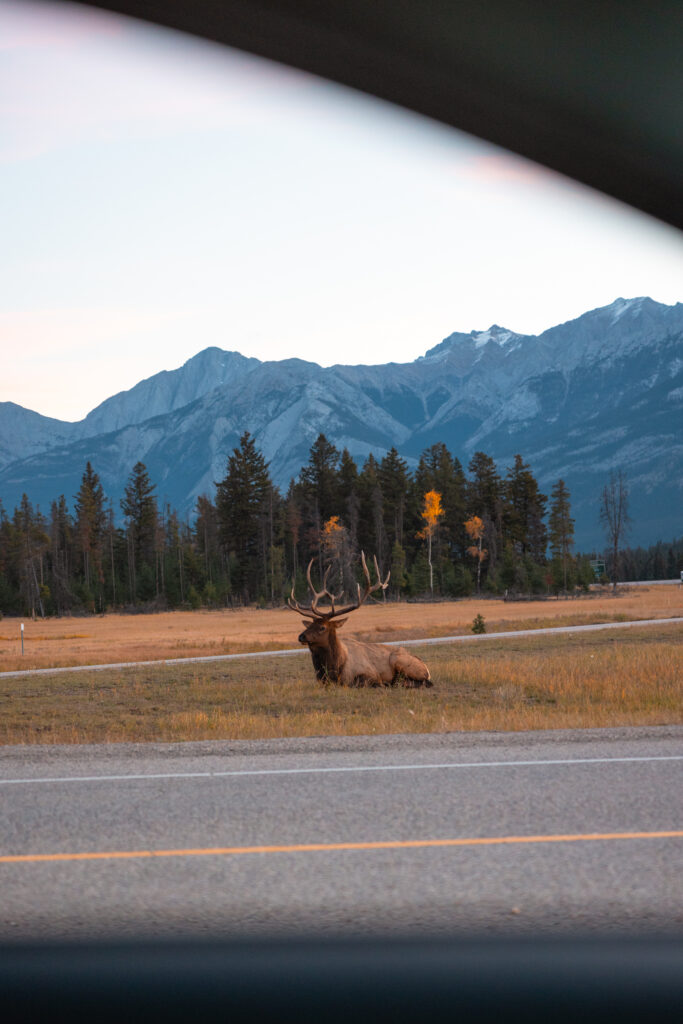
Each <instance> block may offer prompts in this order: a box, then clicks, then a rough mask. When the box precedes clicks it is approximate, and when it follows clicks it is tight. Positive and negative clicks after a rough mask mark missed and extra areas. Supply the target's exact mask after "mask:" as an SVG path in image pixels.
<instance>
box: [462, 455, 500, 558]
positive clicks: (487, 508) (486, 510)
mask: <svg viewBox="0 0 683 1024" xmlns="http://www.w3.org/2000/svg"><path fill="white" fill-rule="evenodd" d="M468 472H469V474H470V478H469V480H468V482H467V491H466V498H467V518H468V519H471V518H472V517H473V516H477V517H478V518H479V519H481V521H482V523H483V525H484V534H483V541H484V544H485V546H486V551H487V554H488V561H487V568H488V572H491V573H493V572H494V571H495V569H496V565H497V562H498V557H499V553H500V552H501V551H502V549H503V507H504V500H503V482H502V480H501V478H500V475H499V473H498V470H497V468H496V464H495V462H494V461H493V459H492V458H491V456H490V455H487V454H486V453H485V452H475V453H474V455H473V456H472V458H471V459H470V463H469V466H468ZM487 574H488V573H487Z"/></svg>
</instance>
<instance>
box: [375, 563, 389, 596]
mask: <svg viewBox="0 0 683 1024" xmlns="http://www.w3.org/2000/svg"><path fill="white" fill-rule="evenodd" d="M372 557H373V559H374V562H375V572H376V573H377V579H378V581H380V586H381V588H382V590H386V589H387V587H388V586H389V580H390V579H391V569H390V570H389V572H388V573H387V578H386V579H385V581H384V583H382V582H381V579H382V577H381V575H380V571H379V566H378V564H377V555H373V556H372Z"/></svg>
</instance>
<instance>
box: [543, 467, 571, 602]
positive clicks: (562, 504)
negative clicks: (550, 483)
mask: <svg viewBox="0 0 683 1024" xmlns="http://www.w3.org/2000/svg"><path fill="white" fill-rule="evenodd" d="M570 497H571V495H570V494H569V491H568V490H567V487H566V484H565V482H564V480H558V481H557V483H556V484H555V485H554V487H553V489H552V491H551V493H550V515H549V517H548V538H549V540H550V551H551V554H552V556H553V558H555V559H557V560H558V562H560V563H561V565H562V579H563V589H564V590H565V592H566V590H567V570H568V565H569V560H570V558H571V548H572V547H573V546H574V520H573V519H572V517H571V505H570V501H569V499H570Z"/></svg>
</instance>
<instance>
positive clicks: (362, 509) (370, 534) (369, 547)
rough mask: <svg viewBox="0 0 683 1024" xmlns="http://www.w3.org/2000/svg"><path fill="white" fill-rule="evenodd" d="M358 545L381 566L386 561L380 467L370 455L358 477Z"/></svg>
mask: <svg viewBox="0 0 683 1024" xmlns="http://www.w3.org/2000/svg"><path fill="white" fill-rule="evenodd" d="M358 496H359V515H358V544H359V547H360V548H361V550H363V551H366V552H372V553H373V554H374V555H376V556H377V561H378V562H379V563H380V565H384V564H385V561H386V556H387V551H386V534H385V531H384V500H383V496H382V488H381V486H380V482H379V466H378V464H377V460H376V459H375V457H374V455H373V454H372V453H370V455H368V457H367V459H366V460H365V465H364V466H363V469H362V470H361V472H360V473H359V475H358Z"/></svg>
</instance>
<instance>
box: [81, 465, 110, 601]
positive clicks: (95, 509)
mask: <svg viewBox="0 0 683 1024" xmlns="http://www.w3.org/2000/svg"><path fill="white" fill-rule="evenodd" d="M74 510H75V516H76V522H75V527H76V538H77V543H78V547H79V549H80V552H81V557H82V560H83V576H84V584H85V588H86V591H87V592H88V593H89V594H91V593H92V594H93V595H94V591H97V597H98V598H99V601H98V603H99V607H100V610H101V609H102V586H103V583H104V572H103V566H102V557H103V550H102V549H103V544H104V533H105V528H106V514H105V510H104V491H103V490H102V485H101V483H100V478H99V476H98V475H97V473H96V472H95V471H94V469H93V468H92V465H91V464H90V462H87V463H86V466H85V472H84V474H83V476H82V478H81V486H80V487H79V489H78V494H76V495H75V506H74Z"/></svg>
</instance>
